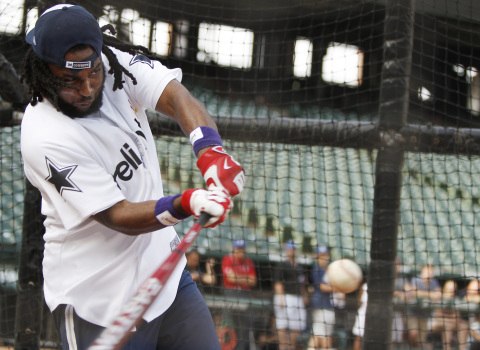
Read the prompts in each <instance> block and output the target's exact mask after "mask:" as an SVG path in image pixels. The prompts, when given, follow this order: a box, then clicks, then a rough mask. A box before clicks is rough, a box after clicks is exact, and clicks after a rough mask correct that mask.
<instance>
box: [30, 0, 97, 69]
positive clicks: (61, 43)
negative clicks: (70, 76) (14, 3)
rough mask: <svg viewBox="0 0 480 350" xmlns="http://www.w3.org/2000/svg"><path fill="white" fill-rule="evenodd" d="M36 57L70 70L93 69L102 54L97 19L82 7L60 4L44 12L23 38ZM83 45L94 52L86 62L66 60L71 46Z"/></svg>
mask: <svg viewBox="0 0 480 350" xmlns="http://www.w3.org/2000/svg"><path fill="white" fill-rule="evenodd" d="M25 40H26V41H27V43H29V44H30V45H32V48H33V51H34V52H35V54H36V55H37V56H38V57H40V58H41V59H42V60H44V61H47V62H48V63H52V64H54V65H56V66H58V67H64V68H70V69H86V68H93V62H95V60H96V59H97V58H98V57H99V56H100V55H101V53H102V45H103V34H102V30H101V29H100V26H99V25H98V22H97V20H96V19H95V17H93V15H92V14H91V13H90V12H88V11H87V10H85V9H84V8H83V7H82V6H77V5H69V4H59V5H55V6H53V7H50V8H49V9H47V10H45V12H44V13H42V15H41V16H40V18H39V19H38V20H37V23H36V24H35V28H33V29H32V30H31V31H30V32H29V33H28V34H27V36H26V37H25ZM79 44H86V45H90V46H91V47H92V48H93V50H94V51H95V52H94V53H93V55H92V56H90V57H89V58H88V59H87V60H86V61H82V62H73V61H65V54H66V53H67V52H68V50H70V49H71V48H72V47H74V46H76V45H79Z"/></svg>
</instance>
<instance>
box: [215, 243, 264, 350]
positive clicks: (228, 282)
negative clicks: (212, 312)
mask: <svg viewBox="0 0 480 350" xmlns="http://www.w3.org/2000/svg"><path fill="white" fill-rule="evenodd" d="M245 246H246V243H245V240H243V239H237V240H234V241H233V253H232V254H230V255H226V256H225V257H224V258H223V260H222V272H223V286H224V287H225V290H224V292H225V295H226V296H230V297H235V298H248V299H249V298H250V290H251V289H252V288H254V287H255V286H256V285H257V272H256V270H255V266H254V264H253V261H252V260H251V259H249V258H247V256H246V254H245ZM231 317H232V320H233V322H234V324H235V331H236V333H237V346H236V347H235V349H237V350H238V349H240V350H244V349H246V348H247V345H248V343H249V332H250V330H251V328H252V324H253V319H252V317H251V315H250V314H249V312H248V310H247V311H245V310H232V313H231Z"/></svg>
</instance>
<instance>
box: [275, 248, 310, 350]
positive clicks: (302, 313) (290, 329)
mask: <svg viewBox="0 0 480 350" xmlns="http://www.w3.org/2000/svg"><path fill="white" fill-rule="evenodd" d="M284 249H285V255H286V260H284V261H281V262H280V263H279V264H278V266H277V268H276V269H275V271H274V293H275V295H274V299H273V306H274V312H275V320H276V326H277V330H278V341H279V349H280V350H294V349H296V345H297V339H298V336H299V335H300V332H301V331H303V330H305V329H306V327H307V311H306V309H305V305H306V304H307V302H308V295H307V289H306V280H307V279H306V275H305V271H304V270H303V268H302V266H301V265H300V264H298V262H297V258H296V245H295V242H294V241H293V240H289V241H287V242H286V243H285V246H284Z"/></svg>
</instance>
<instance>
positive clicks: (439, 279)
mask: <svg viewBox="0 0 480 350" xmlns="http://www.w3.org/2000/svg"><path fill="white" fill-rule="evenodd" d="M55 3H57V2H55V1H46V0H43V1H38V2H37V1H33V0H29V1H21V0H10V1H6V0H1V1H0V101H1V104H0V125H1V128H0V154H1V156H0V157H1V158H0V159H1V162H0V176H1V193H0V234H1V235H0V346H2V345H4V346H6V347H10V348H15V349H37V348H40V347H44V348H60V345H59V343H58V335H57V332H56V330H55V327H54V325H53V321H52V317H51V315H50V313H49V311H48V310H47V307H46V305H44V301H43V293H42V283H43V278H42V271H41V268H42V254H43V240H42V235H43V233H44V228H43V224H42V222H43V217H42V215H41V211H40V207H41V204H40V196H39V194H38V193H37V192H36V190H35V189H34V188H33V187H32V186H31V185H30V184H29V183H28V182H27V181H26V179H25V176H24V173H23V164H22V156H21V153H20V128H21V126H20V123H21V119H22V112H23V110H24V108H25V106H26V104H27V101H28V98H27V92H26V88H25V86H23V85H21V84H20V83H19V76H20V75H21V73H22V59H23V57H24V55H25V53H26V51H27V49H28V45H27V44H26V43H25V40H24V37H25V33H26V32H28V30H29V29H30V28H32V27H33V25H34V23H35V21H36V19H37V18H38V16H39V14H41V13H42V12H43V11H44V10H45V9H46V8H48V7H49V6H51V5H53V4H55ZM58 3H60V2H58ZM72 3H75V4H77V3H78V4H80V5H82V6H84V7H85V8H87V9H88V10H89V11H90V12H91V13H92V14H94V15H95V16H96V17H97V18H98V20H99V23H100V25H105V24H107V23H111V24H113V25H114V27H115V28H116V30H117V34H116V35H117V37H118V38H119V39H121V40H125V41H129V42H131V43H133V44H136V45H142V46H145V47H148V48H149V49H150V50H151V51H153V52H155V53H156V54H157V55H158V60H160V61H161V62H162V63H163V64H165V65H166V66H168V67H170V68H174V67H179V68H181V69H182V71H183V80H182V83H183V84H184V85H185V86H186V87H187V88H188V90H189V91H190V92H191V93H192V94H193V95H194V96H195V97H196V98H197V99H198V100H200V101H201V102H202V103H203V104H204V105H205V106H206V108H207V110H208V111H209V113H210V114H211V115H212V117H213V118H214V120H215V121H216V123H217V125H218V129H219V132H220V134H221V135H222V137H223V140H224V146H225V148H226V149H227V150H228V151H229V153H230V154H232V155H233V156H234V157H235V159H236V160H238V161H239V162H240V163H241V164H242V165H243V167H244V168H245V174H246V183H245V189H244V191H243V192H242V193H241V194H240V195H239V196H237V197H235V198H234V200H233V202H234V206H233V208H232V210H231V212H230V215H229V216H228V218H227V219H226V221H225V222H224V223H223V224H221V225H219V226H217V227H215V228H211V229H204V230H202V231H201V233H200V236H199V237H198V238H197V240H196V241H195V243H194V248H193V249H192V250H191V251H190V252H189V254H188V258H189V260H188V261H189V263H188V266H187V268H188V269H189V270H190V271H191V273H192V275H193V276H194V277H195V278H196V279H197V285H198V286H199V288H200V290H201V291H202V293H203V295H204V298H205V300H206V302H207V305H208V306H209V308H210V311H211V313H212V316H213V320H214V323H215V326H216V330H217V334H218V337H219V339H220V343H221V346H222V350H226V349H242V350H243V349H249V350H253V349H257V350H259V349H281V350H282V349H298V350H300V349H308V350H311V349H339V350H340V349H344V350H345V349H354V350H357V349H360V348H363V349H414V348H426V349H460V350H462V349H472V350H473V349H479V348H480V308H479V306H480V284H479V278H480V254H479V253H480V241H479V238H478V236H479V233H480V187H479V183H480V182H479V180H478V179H479V175H478V174H479V172H480V157H479V155H480V119H479V118H480V75H479V68H480V2H478V1H476V0H335V1H332V0H317V1H306V0H293V1H277V0H264V1H235V0H205V1H193V0H176V1H171V0H170V1H121V0H119V1H111V2H108V1H104V0H97V1H91V0H85V1H81V2H75V1H73V2H72ZM127 68H128V67H127ZM149 118H150V120H151V128H152V131H153V133H154V135H155V138H156V142H157V152H158V158H159V163H160V167H161V172H162V176H163V181H164V191H165V194H166V195H174V194H177V193H180V192H182V191H184V190H186V189H189V188H197V187H205V184H204V180H203V178H202V176H201V174H200V171H199V170H198V169H197V167H196V164H195V163H196V156H195V154H194V153H193V151H192V147H191V145H190V143H189V140H188V138H187V137H186V136H185V135H183V133H182V131H181V130H180V128H179V127H178V125H177V124H176V123H175V122H174V121H173V120H171V119H169V118H167V117H165V116H162V115H160V114H158V113H157V112H154V111H149ZM192 224H193V219H192V218H191V219H188V220H186V221H184V222H182V223H179V224H178V225H176V230H177V232H178V233H179V236H180V237H182V235H183V234H184V233H186V232H187V231H188V229H189V228H190V227H191V226H192ZM242 252H244V253H245V254H246V257H243V256H241V255H240V256H241V257H240V258H239V257H238V255H237V258H236V259H237V260H235V259H234V258H232V254H242ZM292 255H294V256H295V257H294V259H295V261H296V263H297V269H300V270H302V272H298V271H297V275H296V277H295V278H294V279H293V280H292V278H291V275H288V273H285V271H286V270H285V269H287V267H286V266H287V265H286V261H289V259H293V257H292ZM343 258H345V259H350V260H353V261H354V262H355V263H356V264H358V265H359V266H360V267H361V269H362V271H363V277H362V283H360V285H358V287H357V288H356V289H355V290H354V291H353V292H351V293H347V294H345V293H341V292H340V291H338V290H334V291H328V292H325V293H326V295H327V299H328V301H325V300H324V299H322V300H323V301H322V302H321V303H319V302H318V300H316V299H315V296H317V295H318V293H320V291H319V288H320V286H322V287H323V286H324V285H327V286H328V285H329V281H328V279H327V280H325V279H321V278H320V277H319V276H320V275H319V265H321V264H322V263H323V262H322V260H324V259H329V261H332V262H333V261H335V260H339V259H343ZM245 259H249V260H250V261H251V263H252V265H251V267H250V268H246V267H245V265H243V262H244V261H245ZM232 261H233V262H235V261H242V265H241V266H236V265H235V264H233V266H232ZM228 264H230V265H229V266H227V265H228ZM252 266H253V268H252ZM245 270H248V271H249V272H248V278H247V280H249V281H250V282H249V283H247V284H248V287H245V285H243V287H239V286H240V285H241V284H242V283H243V282H241V279H242V278H243V276H244V275H242V274H245ZM231 271H234V275H235V273H236V276H237V277H235V276H234V277H231V275H230V272H231ZM339 274H340V273H339ZM352 278H354V277H352ZM239 288H241V290H239ZM285 295H286V296H293V297H298V298H297V299H295V300H297V301H298V302H297V304H296V305H295V306H291V305H290V304H288V305H284V304H283V303H282V302H280V301H279V300H280V299H282V297H285ZM367 296H368V298H367ZM91 297H92V298H95V294H94V292H92V295H91ZM283 300H286V297H285V298H284V299H283ZM325 309H326V310H330V311H329V312H326V313H322V311H324V310H325ZM332 314H333V315H334V317H333V318H332V317H330V316H331V315H332ZM325 315H329V317H327V316H325Z"/></svg>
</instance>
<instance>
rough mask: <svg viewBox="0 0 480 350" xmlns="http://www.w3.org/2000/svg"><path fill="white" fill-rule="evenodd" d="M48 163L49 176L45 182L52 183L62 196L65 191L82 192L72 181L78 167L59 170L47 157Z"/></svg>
mask: <svg viewBox="0 0 480 350" xmlns="http://www.w3.org/2000/svg"><path fill="white" fill-rule="evenodd" d="M45 160H46V162H47V169H48V176H47V178H46V179H45V180H47V181H48V182H50V183H52V184H53V185H54V186H55V188H56V189H57V191H58V193H60V195H62V194H63V191H65V190H66V191H75V192H82V191H81V190H80V189H79V188H78V186H77V185H75V183H74V182H73V181H72V179H70V176H71V175H72V174H73V172H74V171H75V169H76V168H77V166H78V165H71V166H67V167H65V168H59V167H58V166H56V165H55V164H54V163H53V162H52V161H51V160H50V159H48V158H47V157H45Z"/></svg>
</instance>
